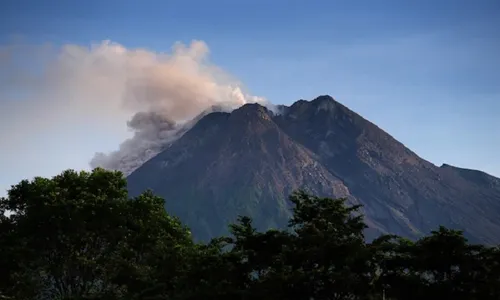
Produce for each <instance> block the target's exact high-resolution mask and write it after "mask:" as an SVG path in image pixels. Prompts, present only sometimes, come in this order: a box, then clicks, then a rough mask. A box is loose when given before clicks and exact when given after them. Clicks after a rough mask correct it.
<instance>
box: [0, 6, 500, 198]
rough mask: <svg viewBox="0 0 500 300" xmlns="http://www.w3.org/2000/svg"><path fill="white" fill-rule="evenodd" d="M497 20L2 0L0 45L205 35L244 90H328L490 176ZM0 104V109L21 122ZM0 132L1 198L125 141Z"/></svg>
mask: <svg viewBox="0 0 500 300" xmlns="http://www.w3.org/2000/svg"><path fill="white" fill-rule="evenodd" d="M499 15H500V1H497V0H468V1H464V0H439V1H435V0H433V1H430V0H420V1H388V0H387V1H386V0H380V1H369V0H366V1H333V0H330V1H327V0H325V1H319V0H309V1H297V0H296V1H294V0H287V1H285V0H273V1H268V0H266V1H264V0H239V1H234V0H233V1H229V0H214V1H208V0H207V1H202V0H196V1H189V0H182V1H181V0H178V1H177V0H171V1H160V0H158V1H156V0H155V1H153V0H141V1H132V0H121V1H118V0H105V1H102V0H100V1H96V0H87V1H77V0H45V1H39V0H31V1H28V0H3V1H0V45H3V46H8V45H10V44H12V43H13V40H14V41H15V40H19V39H22V41H23V42H24V43H29V44H33V45H42V44H44V43H51V44H52V45H56V46H62V45H65V44H77V45H83V46H88V45H90V44H91V43H93V42H97V43H99V42H101V41H103V40H111V41H113V42H117V43H120V44H121V45H123V46H125V47H127V48H137V47H140V48H147V49H148V50H151V51H156V52H163V51H169V50H170V49H171V46H172V45H173V43H174V42H176V41H182V42H184V43H189V42H190V41H191V40H193V39H199V40H203V41H204V42H205V43H206V44H207V45H208V46H209V48H210V57H211V60H212V62H213V63H215V64H216V65H218V66H220V67H222V68H223V69H224V70H226V71H227V72H229V73H231V74H232V75H234V76H235V77H236V78H238V79H239V80H240V81H242V82H243V83H244V84H245V86H246V87H247V88H248V90H249V91H251V93H252V94H254V95H259V96H264V97H266V98H267V99H269V100H270V101H271V102H273V103H276V104H290V103H292V102H293V101H295V100H298V99H300V98H303V99H312V98H314V97H315V96H317V95H320V94H330V95H332V96H333V97H334V98H336V99H337V100H338V101H340V102H342V103H343V104H345V105H347V106H348V107H350V108H351V109H353V110H355V111H356V112H358V113H360V114H361V115H362V116H364V117H365V118H367V119H369V120H370V121H372V122H374V123H376V124H377V125H379V126H380V127H382V128H383V129H384V130H386V131H388V132H389V133H390V134H391V135H393V136H394V137H396V138H397V139H398V140H400V141H401V142H403V143H404V144H405V145H406V146H408V147H409V148H410V149H412V150H414V151H415V152H416V153H418V154H419V155H420V156H422V157H423V158H425V159H427V160H430V161H431V162H433V163H435V164H436V165H441V164H442V163H448V164H452V165H456V166H461V167H467V168H473V169H481V170H484V171H486V172H488V173H491V174H493V175H496V176H500V160H499V159H498V158H497V154H498V153H500V134H499V133H498V130H499V128H500V118H498V115H499V114H500V71H499V70H500V54H499V53H500V34H498V29H499V28H500V18H498V16H499ZM0 80H3V79H2V77H0ZM2 85H3V84H2ZM11 92H12V91H11ZM14 92H16V93H21V92H22V91H14ZM31 101H36V99H32V100H31ZM7 102H8V100H6V99H2V98H0V114H1V112H2V111H3V112H4V114H5V113H6V112H7V111H8V112H9V114H10V117H11V118H14V119H18V120H24V119H23V118H26V116H25V114H24V113H23V111H22V110H20V109H17V110H13V111H12V112H11V111H10V110H9V109H10V108H11V107H12V105H14V104H12V103H10V104H9V103H7ZM1 126H3V127H4V128H8V129H9V130H4V131H0V134H2V135H3V136H0V146H1V147H0V149H8V147H9V143H10V142H9V141H10V140H13V139H17V140H23V145H24V146H23V149H17V150H16V151H7V150H6V151H5V152H4V153H3V155H1V157H0V194H2V192H3V191H4V190H5V189H6V188H7V187H8V186H9V185H10V184H14V183H16V182H18V181H19V180H20V179H22V178H29V177H32V176H35V175H42V176H50V175H55V174H57V173H58V172H60V171H61V170H63V169H66V168H76V169H81V168H87V167H88V165H87V163H88V161H89V159H90V158H91V157H92V155H93V153H94V152H96V151H111V150H113V149H115V148H116V147H117V146H118V144H119V143H120V142H121V141H122V140H123V138H124V136H123V135H122V134H116V135H112V136H110V135H105V134H102V135H99V134H96V135H95V136H93V135H91V136H89V134H88V132H89V131H88V128H89V127H92V126H94V124H85V122H84V121H82V122H80V123H78V124H73V125H68V126H63V127H64V128H61V126H59V127H58V128H56V129H53V130H48V129H47V130H46V131H45V132H42V133H39V134H37V135H36V136H34V135H33V136H31V135H30V134H29V133H26V132H25V131H23V133H19V131H17V129H16V127H15V126H13V127H12V128H9V127H8V126H9V125H8V123H7V122H6V121H3V122H2V121H1V120H0V127H1ZM123 126H125V125H123ZM95 129H96V130H98V128H95ZM56 131H57V132H58V134H55V132H56ZM6 132H7V133H6ZM110 132H113V131H107V132H106V133H107V134H109V133H110ZM11 150H12V149H11ZM2 152H3V151H2ZM5 153H6V154H5Z"/></svg>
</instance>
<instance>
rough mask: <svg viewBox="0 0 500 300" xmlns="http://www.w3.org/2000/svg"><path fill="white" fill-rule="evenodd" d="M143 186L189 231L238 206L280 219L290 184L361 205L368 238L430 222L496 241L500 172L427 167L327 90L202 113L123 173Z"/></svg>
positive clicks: (208, 232) (213, 226)
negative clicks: (271, 106) (286, 101)
mask: <svg viewBox="0 0 500 300" xmlns="http://www.w3.org/2000/svg"><path fill="white" fill-rule="evenodd" d="M127 181H128V189H129V192H130V194H131V195H132V196H134V195H137V194H139V193H141V192H143V191H145V190H147V189H150V190H152V191H153V192H154V193H155V194H157V195H159V196H161V197H163V198H165V201H166V209H167V211H168V212H169V213H171V214H172V215H175V216H178V217H179V218H180V219H181V220H182V221H183V222H184V223H185V224H187V225H188V226H189V227H190V228H191V231H192V233H193V235H194V237H195V238H196V239H199V240H208V239H210V238H212V237H215V236H219V235H223V234H227V232H228V230H227V228H228V227H227V226H228V224H229V223H231V222H234V221H235V220H236V218H237V216H238V215H246V216H250V217H252V218H253V220H254V224H255V225H256V227H257V228H258V229H268V228H284V227H285V226H286V225H287V221H288V219H289V217H290V213H291V206H290V205H291V204H290V203H289V201H288V196H289V195H290V193H291V192H292V191H294V190H296V189H304V190H306V191H308V192H310V193H313V194H315V195H318V196H326V197H335V198H339V197H342V198H347V201H348V202H349V203H350V204H362V205H363V206H362V212H363V213H364V215H365V222H366V224H367V225H368V226H369V228H368V229H367V231H366V236H367V238H368V239H372V238H375V237H377V236H378V235H380V234H383V233H391V234H398V235H401V236H405V237H408V238H418V237H419V236H422V235H425V234H428V233H429V232H430V231H431V230H434V229H436V228H437V227H438V226H439V225H444V226H446V227H450V228H454V229H460V230H463V231H464V233H465V235H466V237H467V238H469V240H470V241H471V242H479V243H486V244H498V243H500V179H498V178H495V177H493V176H490V175H488V174H486V173H484V172H481V171H476V170H468V169H461V168H457V167H453V166H450V165H443V166H436V165H434V164H432V163H430V162H428V161H426V160H425V159H422V158H421V157H419V156H418V155H417V154H415V153H414V152H412V151H411V150H410V149H408V148H406V147H405V146H404V145H403V144H402V143H400V142H398V141H397V140H396V139H394V138H393V137H392V136H391V135H389V134H388V133H386V132H385V131H383V130H382V129H380V128H379V127H377V126H376V125H375V124H373V123H371V122H369V121H368V120H366V119H364V118H363V117H361V116H360V115H358V114H357V113H355V112H353V111H351V110H350V109H348V108H347V107H345V106H344V105H342V104H340V103H339V102H337V101H335V100H334V99H333V98H332V97H330V96H320V97H317V98H316V99H314V100H312V101H305V100H299V101H297V102H295V103H294V104H293V105H291V106H281V107H280V113H279V114H276V113H273V112H272V111H270V110H268V109H267V108H265V107H264V106H261V105H259V104H245V105H243V106H242V107H240V108H238V109H236V110H234V111H232V112H231V113H225V112H212V113H209V114H207V115H204V116H203V117H202V118H201V119H200V120H198V121H197V122H196V124H195V125H194V126H193V127H192V128H191V129H190V130H188V131H187V132H186V133H184V134H183V135H182V137H180V138H179V139H178V140H176V141H175V142H173V143H172V144H171V145H169V147H168V148H166V149H164V150H163V151H162V152H160V153H159V154H157V155H156V156H154V157H153V158H151V159H150V160H148V161H147V162H145V163H144V164H143V165H142V166H140V167H139V168H137V169H136V170H135V171H134V172H132V173H131V174H130V175H129V176H128V178H127Z"/></svg>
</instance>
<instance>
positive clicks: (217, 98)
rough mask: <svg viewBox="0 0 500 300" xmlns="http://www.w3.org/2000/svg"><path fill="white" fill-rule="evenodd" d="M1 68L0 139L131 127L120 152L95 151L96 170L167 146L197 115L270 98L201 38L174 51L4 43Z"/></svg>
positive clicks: (118, 166)
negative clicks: (213, 57) (221, 63)
mask: <svg viewBox="0 0 500 300" xmlns="http://www.w3.org/2000/svg"><path fill="white" fill-rule="evenodd" d="M23 53H24V55H23ZM35 54H36V58H34V56H35ZM26 57H30V59H29V60H26ZM0 68H1V70H3V71H0V97H1V98H0V100H1V101H2V102H0V103H2V104H1V105H2V108H1V109H0V120H1V122H2V124H0V125H2V126H1V127H0V137H2V138H3V137H4V136H7V135H9V138H10V139H12V138H13V137H12V136H14V134H12V132H15V136H18V137H22V136H23V135H24V136H26V135H27V133H28V132H31V133H32V132H33V131H48V130H51V129H54V128H55V127H60V126H62V124H65V125H64V126H72V125H75V126H76V124H80V125H83V126H90V127H92V126H95V127H96V128H95V129H94V130H96V131H98V132H101V133H102V132H110V133H112V132H118V131H120V130H121V128H124V127H127V128H128V132H129V138H127V139H125V140H124V141H123V142H122V143H121V144H120V145H116V147H117V148H116V151H112V152H110V153H101V152H97V153H96V154H95V156H94V157H93V158H92V159H91V160H90V166H91V167H92V168H94V167H98V166H100V167H104V168H107V169H114V170H120V171H123V172H124V173H125V174H129V173H130V172H131V171H133V170H134V169H136V168H137V167H139V166H140V165H141V164H142V163H144V162H145V161H146V160H148V159H149V158H151V157H153V156H154V155H155V154H157V153H158V152H160V151H162V150H163V149H164V148H165V147H168V145H169V144H170V143H171V142H172V141H174V140H176V139H177V138H179V137H180V136H181V135H182V134H183V133H184V132H186V131H187V130H188V129H189V128H190V127H191V126H192V125H193V124H194V123H195V122H196V120H193V119H194V118H196V117H198V118H199V117H200V114H202V115H203V114H206V113H208V112H210V111H211V110H213V109H219V110H220V109H224V110H231V109H234V108H237V107H239V106H241V105H243V104H245V103H253V102H257V103H261V104H264V105H266V104H267V101H266V100H265V99H264V98H261V97H256V96H252V95H249V94H248V93H246V92H245V89H244V87H243V85H242V84H241V83H240V82H239V81H237V80H236V79H234V78H232V77H231V76H230V75H229V74H227V73H226V72H224V71H223V70H221V69H220V68H218V67H217V66H215V65H214V64H212V63H211V62H210V60H209V49H208V46H207V45H206V44H205V43H204V42H203V41H192V42H191V43H190V44H189V45H184V44H182V43H176V44H174V46H173V47H172V49H171V51H170V52H169V53H157V52H153V51H149V50H146V49H127V48H126V47H124V46H122V45H120V44H117V43H113V42H110V41H103V42H102V43H97V44H92V45H91V46H90V47H82V46H79V45H64V46H62V47H60V48H54V47H52V46H50V45H43V46H36V47H35V46H27V45H14V46H12V45H11V46H8V47H2V48H0ZM26 99H36V101H31V100H26ZM20 116H22V118H20ZM28 120H29V121H28ZM9 144H11V145H15V144H16V143H9ZM5 146H6V147H7V145H5ZM2 147H4V145H3V142H2ZM10 150H12V151H15V149H10ZM96 150H99V149H96Z"/></svg>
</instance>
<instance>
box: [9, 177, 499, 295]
mask: <svg viewBox="0 0 500 300" xmlns="http://www.w3.org/2000/svg"><path fill="white" fill-rule="evenodd" d="M290 200H291V202H292V203H293V217H292V218H291V219H290V223H289V228H288V229H287V230H267V231H264V232H261V231H258V230H257V229H256V228H255V227H254V226H253V225H252V220H251V219H250V218H249V217H245V216H241V217H239V219H238V222H237V223H236V224H233V225H230V231H231V236H230V237H220V238H216V239H213V240H212V241H211V242H210V243H206V244H202V243H194V242H193V240H192V238H191V234H190V232H189V230H188V229H187V228H186V227H185V226H183V225H182V224H181V222H180V221H179V220H178V219H177V218H174V217H172V216H170V215H168V213H167V212H166V211H165V209H164V201H163V199H161V198H158V197H155V196H154V195H153V194H152V193H151V192H149V191H148V192H145V193H143V194H142V195H140V196H138V197H136V198H133V199H129V198H128V194H127V189H126V181H125V180H124V178H123V176H122V174H121V173H119V172H110V171H105V170H102V169H95V170H93V171H92V172H75V171H71V170H68V171H65V172H63V173H62V174H60V175H58V176H55V177H54V178H51V179H47V178H35V179H33V180H31V181H28V180H24V181H21V182H20V183H19V184H17V185H15V186H13V187H12V188H11V190H10V191H9V193H8V196H7V197H5V198H2V199H0V270H1V271H0V298H7V299H8V298H10V299H179V300H181V299H182V300H187V299H193V300H195V299H262V300H267V299H315V300H320V299H325V300H326V299H382V298H383V297H385V298H386V299H500V288H499V287H500V248H498V247H487V246H483V245H473V244H469V243H468V242H467V240H466V239H465V238H464V236H463V233H462V232H461V231H456V230H450V229H447V228H444V227H440V228H438V229H437V230H436V231H433V232H431V233H430V235H429V236H426V237H423V238H421V239H420V240H417V241H410V240H406V239H404V238H401V237H397V236H390V235H387V236H381V237H380V238H378V239H376V240H374V241H372V242H371V243H367V242H366V241H365V238H364V236H363V232H364V229H365V228H366V225H365V224H364V222H363V216H362V215H360V213H359V206H349V205H348V204H347V203H346V200H345V199H329V198H319V197H315V196H312V195H309V194H307V193H305V192H303V191H297V192H295V193H294V194H292V196H291V197H290ZM6 211H9V212H10V215H9V216H7V215H5V214H4V213H5V212H6Z"/></svg>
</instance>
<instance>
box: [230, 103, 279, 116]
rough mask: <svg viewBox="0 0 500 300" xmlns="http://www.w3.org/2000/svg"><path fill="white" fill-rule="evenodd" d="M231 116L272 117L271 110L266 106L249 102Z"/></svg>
mask: <svg viewBox="0 0 500 300" xmlns="http://www.w3.org/2000/svg"><path fill="white" fill-rule="evenodd" d="M231 118H233V119H240V120H249V119H253V118H259V119H264V120H269V119H270V118H271V117H270V111H269V110H268V109H267V108H266V107H264V106H262V105H260V104H258V103H247V104H244V105H242V106H241V107H239V108H237V109H235V110H234V111H233V112H232V113H231Z"/></svg>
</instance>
